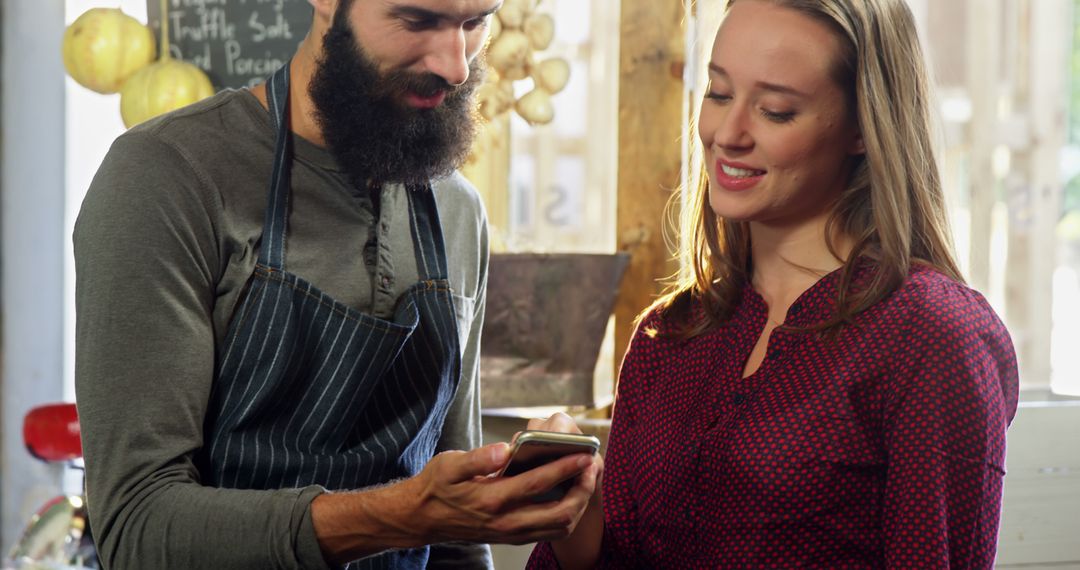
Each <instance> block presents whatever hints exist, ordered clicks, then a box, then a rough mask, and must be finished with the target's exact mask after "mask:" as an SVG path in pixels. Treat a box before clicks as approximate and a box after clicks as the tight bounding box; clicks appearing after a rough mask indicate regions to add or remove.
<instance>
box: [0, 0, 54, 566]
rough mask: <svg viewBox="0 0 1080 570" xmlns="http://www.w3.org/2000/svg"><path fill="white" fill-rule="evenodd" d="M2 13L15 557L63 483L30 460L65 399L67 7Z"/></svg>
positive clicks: (0, 87) (0, 460) (0, 404)
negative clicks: (25, 426)
mask: <svg viewBox="0 0 1080 570" xmlns="http://www.w3.org/2000/svg"><path fill="white" fill-rule="evenodd" d="M0 10H2V11H3V12H2V16H0V18H2V20H3V46H2V50H3V60H2V62H0V66H2V72H3V76H2V81H0V97H2V99H0V101H2V103H3V112H2V115H0V125H2V145H3V146H2V159H0V170H2V179H0V184H2V186H0V193H2V196H0V208H2V212H0V216H2V218H0V224H2V237H0V245H2V256H3V257H2V283H0V287H2V305H0V310H2V320H3V353H2V358H3V368H2V374H3V376H2V378H0V413H2V416H0V420H2V422H3V435H2V439H0V467H2V470H0V513H2V516H0V545H2V547H3V548H4V550H5V551H6V550H7V548H8V547H9V546H10V545H11V543H12V542H13V541H14V540H15V538H16V536H17V534H18V533H19V531H20V530H21V528H22V526H23V524H24V522H25V521H26V520H27V518H28V517H29V515H30V514H31V513H32V512H33V510H34V509H35V507H36V506H37V505H40V504H41V503H42V502H43V501H44V500H45V499H46V498H47V497H49V496H51V495H53V494H55V493H56V490H57V489H58V488H59V484H60V468H58V467H50V466H46V465H43V464H42V463H40V462H37V461H36V460H34V459H33V458H31V457H30V456H29V454H27V453H26V448H25V447H24V446H23V443H22V418H23V415H24V414H25V413H26V411H27V410H28V409H29V408H30V407H31V406H33V405H36V404H40V403H45V402H53V401H58V400H61V399H63V396H64V391H63V379H62V374H63V359H62V343H63V340H62V339H63V282H64V262H63V259H64V257H63V249H64V234H63V228H64V208H65V206H64V155H65V153H64V122H65V113H64V70H63V65H62V63H61V58H60V44H61V38H62V37H63V31H64V3H63V0H4V2H3V5H2V6H0Z"/></svg>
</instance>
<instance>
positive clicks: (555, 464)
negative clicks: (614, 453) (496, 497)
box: [500, 453, 595, 500]
mask: <svg viewBox="0 0 1080 570" xmlns="http://www.w3.org/2000/svg"><path fill="white" fill-rule="evenodd" d="M593 461H595V459H594V458H593V457H591V456H589V455H588V454H585V453H575V454H574V455H568V456H566V457H560V458H559V459H557V460H555V461H552V462H551V463H548V464H546V465H541V466H540V467H537V468H535V469H531V470H529V471H526V472H524V473H521V474H519V475H515V476H513V477H508V478H506V480H505V481H502V482H500V485H501V486H504V488H505V489H506V494H507V496H511V497H521V498H522V499H523V500H524V499H526V498H528V497H531V496H533V495H539V494H540V493H543V492H545V491H547V490H549V489H551V488H552V487H554V486H555V485H558V484H559V483H561V482H563V481H565V480H567V479H572V478H573V477H576V476H577V475H578V474H580V473H581V472H582V471H584V470H585V469H587V468H588V467H589V466H590V465H592V464H593Z"/></svg>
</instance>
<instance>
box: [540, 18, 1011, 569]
mask: <svg viewBox="0 0 1080 570" xmlns="http://www.w3.org/2000/svg"><path fill="white" fill-rule="evenodd" d="M708 68H709V78H710V85H709V88H708V93H707V94H706V96H705V98H704V100H703V101H702V104H701V114H700V119H699V124H698V128H699V133H700V137H701V142H702V144H703V146H704V151H705V157H706V163H707V168H708V184H707V185H704V187H703V188H701V189H700V190H699V191H698V192H697V193H696V194H695V195H694V196H693V200H692V204H693V205H692V206H691V208H690V211H689V214H690V215H691V217H692V219H691V220H690V221H689V222H688V223H690V224H691V229H692V233H693V239H692V241H691V243H690V244H689V251H688V254H689V258H690V259H692V262H693V263H692V269H693V271H692V275H691V277H690V278H689V279H688V280H687V281H686V282H684V283H681V284H679V285H678V286H677V287H675V288H674V289H673V290H672V291H671V292H670V293H669V294H668V295H667V296H666V297H664V298H663V299H662V300H661V301H660V302H658V303H657V304H656V305H655V306H654V307H653V308H651V309H650V310H649V311H647V312H646V314H645V315H644V316H643V320H642V322H641V324H640V326H639V329H638V332H637V334H636V335H635V338H634V340H633V342H632V345H631V347H630V350H629V352H628V353H627V355H626V359H625V361H624V363H623V368H622V372H621V376H620V384H619V396H618V403H617V406H616V413H615V416H614V424H613V426H612V433H611V439H610V443H609V449H608V452H607V457H606V458H605V462H606V471H605V474H604V481H603V485H602V499H601V497H600V495H601V493H597V494H596V495H595V496H594V498H593V500H592V502H591V503H590V507H589V508H588V509H587V510H586V512H585V514H584V515H583V518H582V520H581V521H580V523H579V525H578V527H577V529H576V530H575V531H574V533H573V534H572V535H571V536H570V537H569V538H567V539H565V540H561V541H556V542H551V543H543V544H541V545H540V546H538V547H537V549H536V551H535V552H534V554H533V558H532V560H531V562H530V567H532V568H546V567H556V566H557V565H558V566H561V567H562V568H563V569H566V570H569V569H573V568H591V567H603V568H796V567H798V568H808V567H812V568H919V569H929V568H990V567H991V566H992V565H993V560H994V555H995V548H996V539H997V530H998V521H999V514H1000V501H1001V488H1002V476H1003V474H1004V465H1005V430H1006V428H1007V426H1008V424H1009V422H1010V421H1011V419H1012V417H1013V414H1014V413H1015V410H1016V400H1017V370H1016V359H1015V354H1014V351H1013V347H1012V344H1011V341H1010V339H1009V335H1008V332H1007V331H1006V330H1005V328H1004V326H1003V325H1002V323H1001V321H1000V320H999V319H998V317H997V316H996V315H995V314H994V312H993V310H992V309H991V308H990V306H989V305H988V304H987V302H986V301H985V300H984V299H983V297H982V296H981V295H979V293H977V292H975V291H973V290H971V289H969V288H968V287H966V286H965V285H964V282H963V279H962V277H961V276H960V273H959V271H958V270H957V266H956V263H955V261H954V260H953V258H952V254H951V253H950V244H949V238H948V235H949V232H948V228H947V227H946V216H945V213H944V207H943V198H942V190H941V184H940V178H939V175H938V171H937V169H936V166H935V163H934V157H933V150H932V144H931V136H930V126H929V118H928V97H927V92H928V79H927V76H926V72H925V69H924V64H923V56H922V54H921V52H920V49H919V41H918V38H917V35H916V31H915V26H914V23H913V20H912V16H911V13H910V11H909V9H908V7H907V6H906V5H905V4H904V3H903V1H902V0H775V1H770V0H732V1H730V2H729V3H728V14H727V16H726V18H725V20H724V22H723V24H722V25H721V27H720V29H719V31H718V32H717V35H716V40H715V44H714V47H713V51H712V55H711V60H710V61H709V64H708ZM601 504H602V505H603V506H602V507H601Z"/></svg>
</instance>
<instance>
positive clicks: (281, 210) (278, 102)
mask: <svg viewBox="0 0 1080 570" xmlns="http://www.w3.org/2000/svg"><path fill="white" fill-rule="evenodd" d="M290 61H291V60H290ZM266 100H267V103H268V104H269V106H270V118H271V120H272V121H273V123H274V128H275V129H276V130H277V142H276V143H275V145H274V172H273V175H272V176H271V177H270V191H269V195H268V197H267V208H266V217H265V219H264V220H263V230H262V247H260V248H259V263H260V264H262V265H265V266H267V267H272V268H274V269H282V270H284V269H285V234H286V231H287V226H288V220H289V185H290V182H291V180H290V172H291V169H292V168H291V167H292V160H290V158H291V157H292V134H291V133H290V132H289V121H288V118H289V62H288V61H287V62H285V65H283V66H281V68H279V69H278V70H277V71H275V72H274V75H273V76H272V77H271V78H270V81H269V82H268V83H267V85H266Z"/></svg>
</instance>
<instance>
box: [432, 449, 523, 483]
mask: <svg viewBox="0 0 1080 570" xmlns="http://www.w3.org/2000/svg"><path fill="white" fill-rule="evenodd" d="M438 457H440V461H442V462H443V465H444V466H443V469H444V474H445V476H446V477H447V478H448V479H449V480H448V481H447V482H448V483H460V482H462V481H469V480H471V479H472V478H473V477H477V476H480V477H483V476H487V475H490V474H492V473H495V472H496V471H498V470H499V469H502V468H503V466H504V465H506V462H507V460H509V459H510V446H509V445H507V444H505V443H502V442H499V443H492V444H490V445H485V446H483V447H478V448H476V449H474V450H472V451H468V452H460V451H458V452H449V451H448V452H444V453H440V454H439V455H438Z"/></svg>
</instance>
